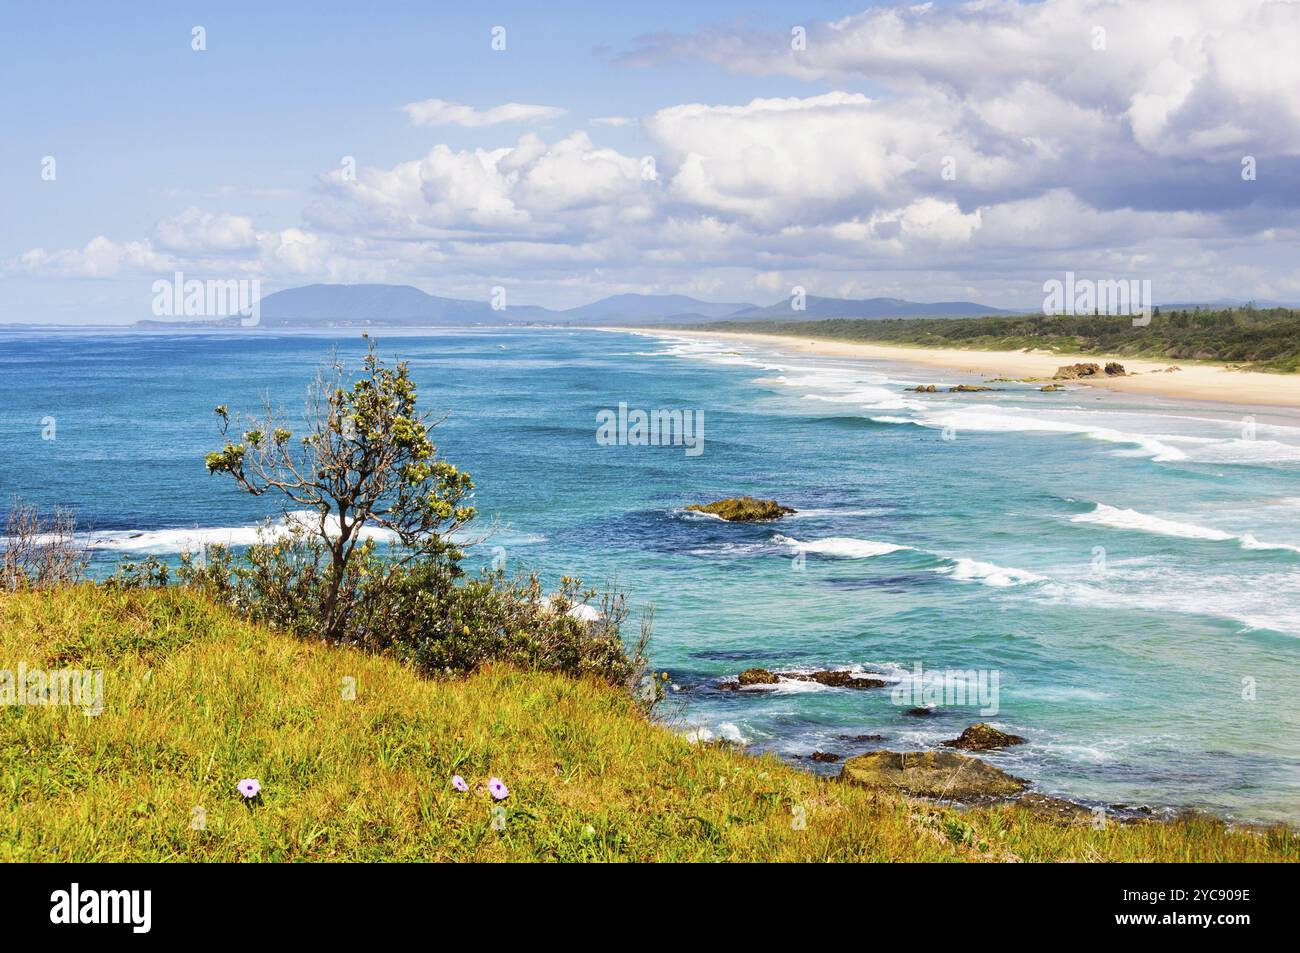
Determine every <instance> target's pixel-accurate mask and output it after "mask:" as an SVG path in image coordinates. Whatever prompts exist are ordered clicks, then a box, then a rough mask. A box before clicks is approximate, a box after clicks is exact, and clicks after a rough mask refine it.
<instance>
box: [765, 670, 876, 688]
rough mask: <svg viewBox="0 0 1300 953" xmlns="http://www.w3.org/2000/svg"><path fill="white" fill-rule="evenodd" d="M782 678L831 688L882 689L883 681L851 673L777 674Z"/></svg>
mask: <svg viewBox="0 0 1300 953" xmlns="http://www.w3.org/2000/svg"><path fill="white" fill-rule="evenodd" d="M777 674H778V675H780V676H781V677H782V678H792V679H794V680H795V681H799V682H816V683H817V684H819V685H829V686H830V687H831V688H884V687H885V685H886V684H887V683H886V682H885V680H884V679H881V678H872V677H871V676H869V675H855V674H854V673H853V672H829V671H824V672H778V673H777Z"/></svg>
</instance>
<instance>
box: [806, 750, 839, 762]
mask: <svg viewBox="0 0 1300 953" xmlns="http://www.w3.org/2000/svg"><path fill="white" fill-rule="evenodd" d="M809 757H810V758H812V759H813V760H814V761H821V762H823V763H825V764H834V763H835V762H836V761H838V760H840V756H839V755H837V754H831V753H830V752H829V751H814V752H813V753H812V754H811V755H809Z"/></svg>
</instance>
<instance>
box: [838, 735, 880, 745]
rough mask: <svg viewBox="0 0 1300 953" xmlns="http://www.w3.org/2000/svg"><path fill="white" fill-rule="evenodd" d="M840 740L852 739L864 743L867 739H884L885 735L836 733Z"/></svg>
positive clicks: (854, 741)
mask: <svg viewBox="0 0 1300 953" xmlns="http://www.w3.org/2000/svg"><path fill="white" fill-rule="evenodd" d="M835 737H836V738H838V739H839V740H840V741H851V742H853V743H854V744H863V743H864V742H867V741H884V740H885V736H884V735H836V736H835Z"/></svg>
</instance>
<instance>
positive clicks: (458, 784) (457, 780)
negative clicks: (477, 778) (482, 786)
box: [451, 774, 469, 794]
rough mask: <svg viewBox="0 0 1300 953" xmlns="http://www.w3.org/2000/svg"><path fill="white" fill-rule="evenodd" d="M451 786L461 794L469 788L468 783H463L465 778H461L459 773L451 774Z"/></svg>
mask: <svg viewBox="0 0 1300 953" xmlns="http://www.w3.org/2000/svg"><path fill="white" fill-rule="evenodd" d="M451 786H452V787H454V788H455V789H456V790H457V791H459V792H460V793H461V794H464V793H465V792H466V791H468V790H469V785H468V784H466V783H465V779H464V778H462V777H461V776H460V775H459V774H453V775H452V776H451Z"/></svg>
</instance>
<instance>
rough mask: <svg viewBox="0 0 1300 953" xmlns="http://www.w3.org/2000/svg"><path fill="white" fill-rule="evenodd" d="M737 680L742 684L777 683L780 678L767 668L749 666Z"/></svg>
mask: <svg viewBox="0 0 1300 953" xmlns="http://www.w3.org/2000/svg"><path fill="white" fill-rule="evenodd" d="M737 681H739V682H740V684H741V685H775V684H776V683H777V682H778V681H780V679H779V678H777V677H776V676H775V675H773V674H772V673H771V672H769V671H768V670H767V669H765V668H747V669H745V670H744V671H743V672H741V673H740V678H739V679H737Z"/></svg>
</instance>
